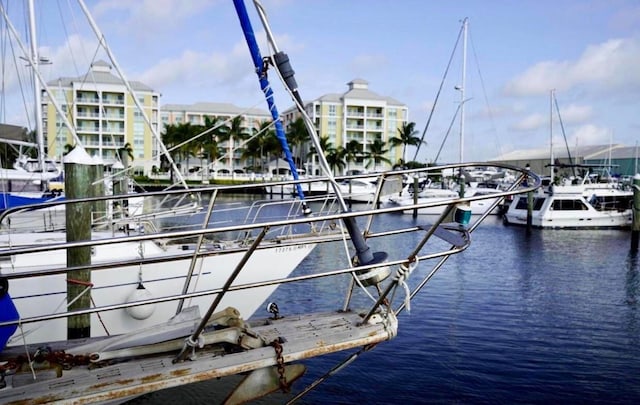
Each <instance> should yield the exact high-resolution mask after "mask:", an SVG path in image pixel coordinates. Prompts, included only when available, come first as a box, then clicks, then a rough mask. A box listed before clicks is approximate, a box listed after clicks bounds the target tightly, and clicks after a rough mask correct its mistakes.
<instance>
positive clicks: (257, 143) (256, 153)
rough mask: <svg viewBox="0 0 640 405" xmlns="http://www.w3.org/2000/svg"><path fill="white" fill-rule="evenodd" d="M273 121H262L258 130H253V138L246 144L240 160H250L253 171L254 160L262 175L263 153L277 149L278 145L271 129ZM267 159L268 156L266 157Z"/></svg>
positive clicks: (254, 166)
mask: <svg viewBox="0 0 640 405" xmlns="http://www.w3.org/2000/svg"><path fill="white" fill-rule="evenodd" d="M272 123H273V121H268V120H265V121H262V122H261V123H260V126H259V129H258V130H254V136H253V138H251V139H250V140H249V142H247V143H246V145H245V148H244V151H243V153H242V158H243V159H247V158H251V160H252V162H251V166H252V167H253V168H254V169H255V168H256V167H257V166H258V165H256V159H258V160H259V162H260V165H259V166H260V172H261V173H264V170H265V168H264V160H265V153H271V151H272V150H274V149H275V148H278V149H279V145H278V143H277V142H276V140H275V136H276V135H275V131H274V130H273V128H271V124H272ZM267 158H268V156H267Z"/></svg>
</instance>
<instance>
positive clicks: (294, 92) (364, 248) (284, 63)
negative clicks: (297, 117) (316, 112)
mask: <svg viewBox="0 0 640 405" xmlns="http://www.w3.org/2000/svg"><path fill="white" fill-rule="evenodd" d="M233 4H234V6H235V8H236V13H237V14H238V18H239V20H240V25H241V26H242V30H243V32H244V36H245V39H246V40H247V45H248V46H249V49H250V51H251V54H252V56H253V59H254V64H256V69H257V73H258V76H259V77H260V84H261V86H263V81H264V84H268V82H267V79H266V75H265V74H264V73H265V72H264V70H263V69H262V63H263V61H262V59H261V58H258V57H257V56H259V51H258V44H257V42H256V40H255V35H254V33H253V28H252V27H251V21H250V20H249V15H248V13H247V9H246V7H245V5H244V1H243V0H233ZM253 4H254V5H255V7H256V10H257V12H258V15H259V16H260V20H261V21H262V25H263V26H264V29H265V32H266V34H267V40H268V41H269V43H270V44H271V47H272V48H273V51H274V56H273V62H275V63H274V66H275V67H276V71H277V72H278V74H279V75H280V77H281V79H282V82H283V84H284V87H285V88H286V89H287V91H288V92H289V94H290V95H291V97H292V99H293V101H294V103H295V104H296V107H297V109H298V111H299V112H300V114H301V115H302V117H303V119H304V122H305V125H306V126H307V131H308V133H309V136H310V138H311V141H312V142H313V145H314V147H315V148H316V150H317V151H318V152H319V153H318V159H319V162H320V166H321V167H322V169H323V171H324V173H325V175H326V176H327V179H328V180H329V182H330V183H331V185H332V187H333V190H334V192H335V195H336V198H337V200H338V203H339V204H340V208H341V210H342V211H343V212H348V211H349V208H348V207H347V204H346V203H345V201H344V198H343V197H342V193H341V191H340V188H339V187H338V184H337V182H336V180H335V178H334V177H333V175H332V173H331V170H330V168H329V164H328V163H327V160H326V158H325V157H324V155H323V154H322V148H321V145H320V140H319V139H318V136H317V134H316V131H315V128H314V126H313V123H312V122H311V119H310V118H309V116H308V114H307V113H306V111H305V110H304V107H303V103H302V97H301V96H300V92H299V90H298V84H297V82H296V79H295V76H294V74H295V72H294V70H293V68H292V67H291V64H290V62H289V57H288V56H287V54H286V53H284V52H282V51H280V50H278V47H277V46H276V44H275V39H274V37H273V34H272V32H271V28H270V27H269V23H268V21H267V17H266V13H265V11H264V9H263V7H262V5H261V4H260V2H259V1H258V0H253ZM261 74H262V75H261ZM263 90H264V87H263ZM265 94H267V93H266V92H265ZM269 94H271V93H269ZM343 221H344V224H345V227H346V228H347V232H348V233H349V236H350V237H351V240H352V242H353V245H354V248H355V250H356V254H357V257H358V264H359V265H362V266H364V265H369V264H373V263H381V262H383V261H386V259H387V256H388V255H387V253H386V252H375V254H374V253H373V252H371V248H370V247H369V246H368V245H367V243H366V241H365V238H364V236H363V235H362V233H361V232H360V230H359V228H358V224H357V223H356V220H355V218H353V217H346V218H343Z"/></svg>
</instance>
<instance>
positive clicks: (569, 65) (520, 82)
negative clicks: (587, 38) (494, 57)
mask: <svg viewBox="0 0 640 405" xmlns="http://www.w3.org/2000/svg"><path fill="white" fill-rule="evenodd" d="M639 64H640V39H638V38H624V39H611V40H609V41H607V42H604V43H601V44H598V45H592V46H589V47H587V49H586V50H585V51H584V52H583V53H582V55H581V56H580V57H579V58H578V59H577V60H575V61H544V62H540V63H538V64H536V65H534V66H533V67H531V68H529V69H528V70H526V71H525V72H523V73H522V74H520V75H519V76H517V77H516V78H514V79H512V80H511V81H509V82H508V83H507V85H506V86H505V93H506V94H508V95H514V96H531V95H541V94H547V93H548V92H549V91H550V90H551V89H557V90H560V91H566V90H569V89H573V88H575V87H578V86H583V85H586V86H589V87H592V88H593V89H595V90H598V91H600V92H604V93H615V92H625V91H626V90H628V89H630V88H632V89H634V88H635V89H637V88H640V69H638V68H637V66H638V65H639Z"/></svg>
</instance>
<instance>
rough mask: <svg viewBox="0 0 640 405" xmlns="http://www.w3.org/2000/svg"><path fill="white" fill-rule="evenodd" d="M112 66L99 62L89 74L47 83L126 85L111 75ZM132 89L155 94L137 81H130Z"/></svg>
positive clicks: (54, 84)
mask: <svg viewBox="0 0 640 405" xmlns="http://www.w3.org/2000/svg"><path fill="white" fill-rule="evenodd" d="M111 69H112V66H111V65H110V64H109V63H107V62H105V61H104V60H99V61H96V62H94V63H93V64H92V65H91V70H90V71H89V72H87V74H85V75H82V76H78V77H60V78H58V79H55V80H51V81H49V82H48V83H47V85H49V86H58V85H60V86H63V87H72V86H73V83H87V84H92V83H96V84H119V85H123V86H124V83H123V81H122V79H121V78H120V77H119V76H116V75H114V74H112V73H111ZM129 85H130V86H131V88H133V89H134V90H137V91H147V92H153V91H154V90H153V89H152V88H151V87H149V86H147V85H146V84H144V83H141V82H137V81H131V80H130V81H129Z"/></svg>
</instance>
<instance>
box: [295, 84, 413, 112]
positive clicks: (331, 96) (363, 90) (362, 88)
mask: <svg viewBox="0 0 640 405" xmlns="http://www.w3.org/2000/svg"><path fill="white" fill-rule="evenodd" d="M347 85H348V86H349V90H347V91H346V92H344V93H327V94H324V95H322V96H320V97H318V98H317V99H316V100H315V101H322V102H330V103H331V102H333V103H341V102H342V101H343V100H344V99H348V98H357V99H361V100H380V101H384V102H386V103H387V104H388V105H394V106H398V107H404V106H405V104H404V103H402V102H400V101H398V100H396V99H394V98H392V97H387V96H381V95H380V94H378V93H376V92H373V91H371V90H369V82H368V81H366V80H364V79H353V80H351V81H350V82H349V83H347ZM305 105H306V104H305Z"/></svg>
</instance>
